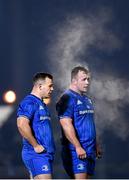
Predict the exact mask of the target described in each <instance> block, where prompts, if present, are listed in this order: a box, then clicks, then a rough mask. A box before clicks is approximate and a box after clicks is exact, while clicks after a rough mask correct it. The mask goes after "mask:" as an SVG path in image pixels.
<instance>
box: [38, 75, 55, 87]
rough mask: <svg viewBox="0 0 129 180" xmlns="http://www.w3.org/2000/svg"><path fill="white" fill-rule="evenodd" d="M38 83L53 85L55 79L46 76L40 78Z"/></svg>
mask: <svg viewBox="0 0 129 180" xmlns="http://www.w3.org/2000/svg"><path fill="white" fill-rule="evenodd" d="M38 84H42V85H51V84H53V80H52V79H50V78H48V77H46V78H45V79H39V80H38Z"/></svg>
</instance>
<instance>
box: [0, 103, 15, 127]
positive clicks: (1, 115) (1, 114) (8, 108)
mask: <svg viewBox="0 0 129 180" xmlns="http://www.w3.org/2000/svg"><path fill="white" fill-rule="evenodd" d="M13 111H14V107H13V106H12V105H1V106H0V128H1V127H2V125H3V124H4V123H5V122H6V121H7V120H8V118H9V116H10V115H11V114H12V113H13Z"/></svg>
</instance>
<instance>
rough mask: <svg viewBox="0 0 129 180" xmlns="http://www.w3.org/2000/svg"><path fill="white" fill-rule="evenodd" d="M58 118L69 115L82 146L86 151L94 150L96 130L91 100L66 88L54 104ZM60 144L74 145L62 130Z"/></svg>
mask: <svg viewBox="0 0 129 180" xmlns="http://www.w3.org/2000/svg"><path fill="white" fill-rule="evenodd" d="M56 109H57V113H58V116H59V119H60V120H61V119H62V118H64V117H69V118H71V119H72V120H73V121H72V123H73V126H74V128H75V131H76V135H77V138H78V139H79V142H80V143H81V145H82V147H84V148H86V149H87V151H88V153H90V152H92V151H94V152H95V145H96V130H95V124H94V108H93V104H92V102H91V100H90V99H89V98H88V97H87V96H85V95H80V94H78V93H76V92H75V91H72V90H70V89H69V90H67V91H65V92H64V94H63V95H62V96H61V98H60V99H59V101H58V102H57V105H56ZM62 144H63V145H68V146H69V148H70V149H73V148H74V146H73V145H72V144H71V143H70V142H68V140H67V139H66V138H65V135H64V133H63V131H62Z"/></svg>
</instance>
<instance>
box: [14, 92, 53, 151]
mask: <svg viewBox="0 0 129 180" xmlns="http://www.w3.org/2000/svg"><path fill="white" fill-rule="evenodd" d="M20 116H23V117H26V118H27V119H28V120H29V121H30V126H31V128H32V133H33V135H34V137H35V138H36V140H37V142H38V143H39V144H41V145H43V146H44V148H45V149H46V150H47V152H49V153H54V151H55V144H54V138H53V133H52V128H51V123H50V120H51V117H50V113H49V110H48V108H47V106H46V104H45V103H44V102H43V101H42V100H41V99H40V98H38V97H36V96H34V95H32V94H30V95H28V96H26V97H25V98H24V99H23V101H22V102H21V103H20V105H19V107H18V111H17V117H20ZM23 148H25V149H26V148H27V149H30V150H34V149H33V147H32V145H31V144H30V143H29V142H28V141H27V139H25V138H23Z"/></svg>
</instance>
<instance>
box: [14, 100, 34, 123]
mask: <svg viewBox="0 0 129 180" xmlns="http://www.w3.org/2000/svg"><path fill="white" fill-rule="evenodd" d="M34 109H35V107H34V103H33V102H31V101H23V102H22V103H20V105H19V107H18V110H17V117H20V116H23V117H26V118H27V119H29V120H31V119H32V117H33V115H34Z"/></svg>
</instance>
